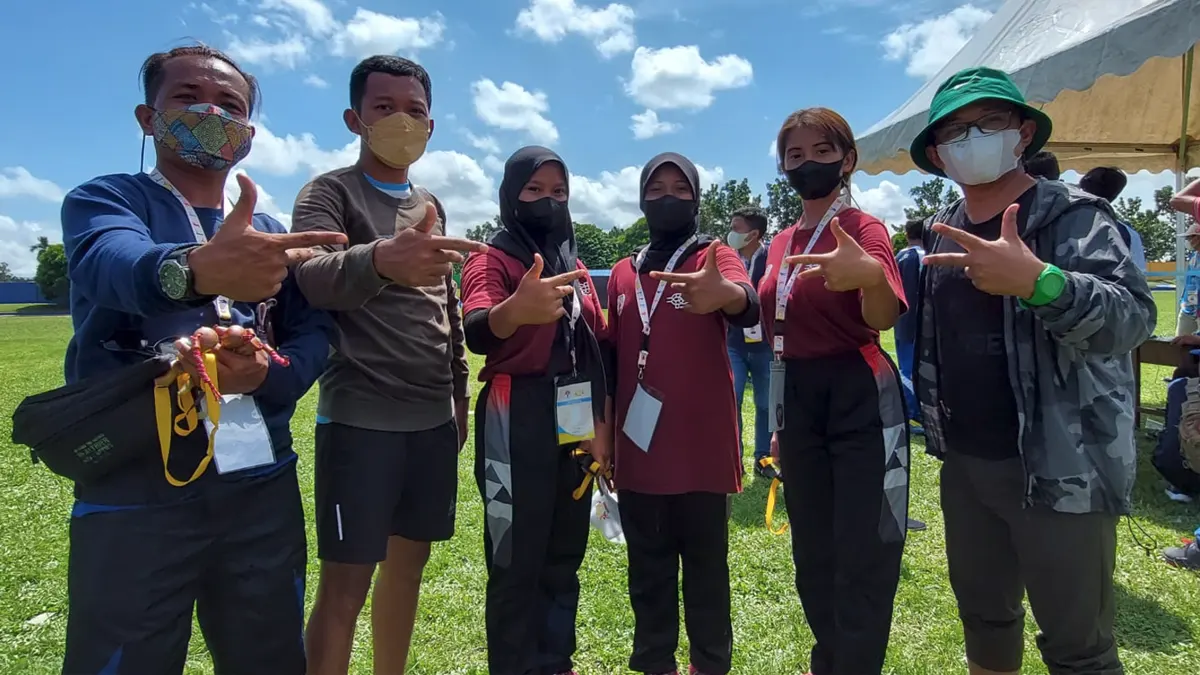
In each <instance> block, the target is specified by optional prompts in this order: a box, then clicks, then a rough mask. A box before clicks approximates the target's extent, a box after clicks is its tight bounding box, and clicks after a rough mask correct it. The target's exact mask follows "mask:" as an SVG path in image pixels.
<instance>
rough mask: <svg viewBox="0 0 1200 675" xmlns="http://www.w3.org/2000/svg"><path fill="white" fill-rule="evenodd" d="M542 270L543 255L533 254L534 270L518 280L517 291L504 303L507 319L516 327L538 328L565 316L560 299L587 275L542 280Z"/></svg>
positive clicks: (565, 275) (582, 273) (572, 291)
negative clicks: (573, 284)
mask: <svg viewBox="0 0 1200 675" xmlns="http://www.w3.org/2000/svg"><path fill="white" fill-rule="evenodd" d="M544 268H545V263H544V262H543V261H542V255H541V254H540V253H534V254H533V267H530V268H529V271H528V272H526V273H525V276H523V277H521V283H520V284H519V285H518V286H517V291H516V292H515V293H513V294H512V295H511V296H509V298H508V299H507V300H505V301H504V302H505V304H506V305H508V308H507V309H508V312H509V317H510V319H511V320H512V322H513V323H514V324H516V325H517V326H540V325H543V324H547V323H554V322H555V321H558V320H559V319H561V318H562V317H564V316H566V314H567V309H566V308H565V307H563V298H565V297H567V296H568V295H571V294H572V293H574V292H575V289H574V288H573V287H572V286H571V284H572V283H573V282H574V281H575V280H576V279H580V278H582V277H583V275H584V274H586V272H585V271H584V270H575V271H573V272H567V273H566V274H559V275H557V276H553V277H549V278H547V279H543V278H542V270H543V269H544ZM576 302H578V300H576Z"/></svg>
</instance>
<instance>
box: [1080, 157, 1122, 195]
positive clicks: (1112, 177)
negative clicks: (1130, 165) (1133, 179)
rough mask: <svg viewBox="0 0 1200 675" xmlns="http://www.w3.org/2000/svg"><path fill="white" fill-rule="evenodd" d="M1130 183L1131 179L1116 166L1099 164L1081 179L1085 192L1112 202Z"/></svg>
mask: <svg viewBox="0 0 1200 675" xmlns="http://www.w3.org/2000/svg"><path fill="white" fill-rule="evenodd" d="M1128 183H1129V179H1128V178H1127V177H1126V176H1125V174H1124V173H1123V172H1122V171H1121V170H1120V169H1118V168H1116V167H1115V166H1098V167H1096V168H1094V169H1092V170H1091V171H1089V172H1087V173H1085V174H1083V178H1081V179H1079V187H1080V188H1082V189H1083V190H1084V191H1085V192H1090V193H1091V194H1094V195H1096V196H1097V197H1102V198H1104V199H1107V200H1108V201H1110V202H1112V201H1116V199H1117V197H1118V196H1120V194H1121V191H1122V190H1124V189H1125V186H1126V185H1127V184H1128Z"/></svg>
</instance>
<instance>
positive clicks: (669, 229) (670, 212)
mask: <svg viewBox="0 0 1200 675" xmlns="http://www.w3.org/2000/svg"><path fill="white" fill-rule="evenodd" d="M695 208H696V202H695V201H694V200H691V199H688V200H683V199H680V198H678V197H675V196H673V195H667V196H665V197H659V198H658V199H655V200H652V201H647V202H646V207H645V214H646V227H647V228H649V229H650V233H651V236H652V237H653V235H654V233H660V234H664V235H671V234H674V233H676V232H680V231H682V230H687V229H688V228H690V227H691V226H692V224H693V223H694V222H695V221H696V213H695V211H694V209H695Z"/></svg>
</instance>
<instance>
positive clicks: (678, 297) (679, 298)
mask: <svg viewBox="0 0 1200 675" xmlns="http://www.w3.org/2000/svg"><path fill="white" fill-rule="evenodd" d="M667 302H668V303H670V304H671V306H672V307H674V308H675V309H683V308H684V307H687V306H688V301H687V300H684V299H683V294H681V293H673V294H671V295H669V296H667Z"/></svg>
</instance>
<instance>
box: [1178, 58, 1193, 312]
mask: <svg viewBox="0 0 1200 675" xmlns="http://www.w3.org/2000/svg"><path fill="white" fill-rule="evenodd" d="M1195 52H1196V47H1195V45H1193V46H1191V47H1189V48H1188V50H1187V53H1186V54H1184V55H1183V64H1182V65H1183V68H1182V71H1183V77H1182V78H1181V86H1182V93H1183V96H1182V103H1183V113H1182V114H1181V115H1180V116H1179V117H1180V120H1181V123H1180V127H1179V154H1178V159H1177V161H1176V165H1175V192H1176V193H1178V192H1179V191H1180V190H1182V189H1183V185H1184V179H1185V177H1186V176H1187V170H1188V112H1189V110H1190V108H1191V104H1192V66H1193V63H1194V60H1195ZM1185 227H1186V219H1185V217H1184V215H1183V214H1182V213H1178V212H1176V213H1175V234H1176V237H1175V306H1176V307H1178V306H1179V304H1180V303H1181V302H1182V301H1183V291H1184V286H1185V281H1186V277H1185V276H1184V274H1186V272H1187V257H1186V256H1187V243H1186V242H1185V241H1184V240H1183V238H1182V237H1179V236H1178V235H1181V234H1183V232H1184V228H1185Z"/></svg>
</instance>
